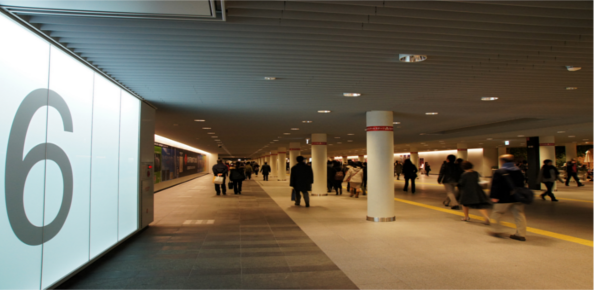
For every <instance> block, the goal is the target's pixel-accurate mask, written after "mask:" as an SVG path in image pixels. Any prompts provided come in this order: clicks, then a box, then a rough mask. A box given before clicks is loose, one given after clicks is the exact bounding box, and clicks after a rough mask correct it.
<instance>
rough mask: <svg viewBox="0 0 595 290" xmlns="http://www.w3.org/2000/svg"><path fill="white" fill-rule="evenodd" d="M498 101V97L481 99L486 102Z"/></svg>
mask: <svg viewBox="0 0 595 290" xmlns="http://www.w3.org/2000/svg"><path fill="white" fill-rule="evenodd" d="M497 99H498V97H481V100H482V101H486V102H489V101H495V100H497Z"/></svg>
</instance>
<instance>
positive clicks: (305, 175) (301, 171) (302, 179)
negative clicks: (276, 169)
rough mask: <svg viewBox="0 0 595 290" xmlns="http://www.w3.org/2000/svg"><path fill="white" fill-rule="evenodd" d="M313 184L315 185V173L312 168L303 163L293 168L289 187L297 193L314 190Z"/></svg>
mask: <svg viewBox="0 0 595 290" xmlns="http://www.w3.org/2000/svg"><path fill="white" fill-rule="evenodd" d="M312 183H314V173H313V172H312V167H310V166H308V165H307V164H305V163H303V162H299V163H298V164H296V165H294V166H293V167H291V173H290V176H289V186H291V187H293V189H295V190H296V191H310V190H312Z"/></svg>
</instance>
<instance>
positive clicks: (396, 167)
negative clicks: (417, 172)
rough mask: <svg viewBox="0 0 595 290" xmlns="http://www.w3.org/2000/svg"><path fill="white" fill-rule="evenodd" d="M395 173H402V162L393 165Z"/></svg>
mask: <svg viewBox="0 0 595 290" xmlns="http://www.w3.org/2000/svg"><path fill="white" fill-rule="evenodd" d="M395 173H398V174H401V173H403V164H402V163H399V164H396V165H395Z"/></svg>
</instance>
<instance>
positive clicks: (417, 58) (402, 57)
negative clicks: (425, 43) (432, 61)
mask: <svg viewBox="0 0 595 290" xmlns="http://www.w3.org/2000/svg"><path fill="white" fill-rule="evenodd" d="M426 59H428V56H427V55H419V54H399V61H400V62H421V61H424V60H426Z"/></svg>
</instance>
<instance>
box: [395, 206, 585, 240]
mask: <svg viewBox="0 0 595 290" xmlns="http://www.w3.org/2000/svg"><path fill="white" fill-rule="evenodd" d="M395 200H396V201H398V202H402V203H406V204H410V205H415V206H420V207H425V208H428V209H433V210H437V211H441V212H445V213H449V214H454V215H458V216H463V213H462V212H460V211H454V210H452V209H444V208H440V207H437V206H432V205H427V204H423V203H419V202H414V201H410V200H405V199H400V198H395ZM469 217H470V218H472V219H476V220H481V221H483V217H481V216H478V215H473V214H469ZM491 221H492V222H493V220H491ZM502 225H503V226H506V227H510V228H516V225H515V224H513V223H509V222H502ZM527 231H528V232H530V233H534V234H538V235H543V236H547V237H551V238H555V239H560V240H564V241H567V242H572V243H577V244H581V245H585V246H589V247H593V241H589V240H585V239H580V238H576V237H573V236H568V235H563V234H558V233H554V232H550V231H545V230H540V229H536V228H532V227H527Z"/></svg>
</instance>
